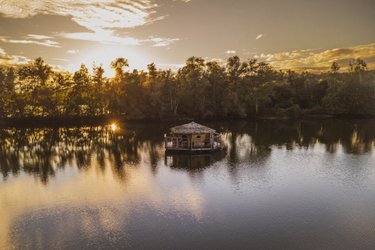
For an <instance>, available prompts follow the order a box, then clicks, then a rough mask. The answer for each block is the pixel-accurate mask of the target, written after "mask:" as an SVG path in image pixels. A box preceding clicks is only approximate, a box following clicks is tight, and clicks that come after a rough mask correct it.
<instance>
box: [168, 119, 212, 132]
mask: <svg viewBox="0 0 375 250" xmlns="http://www.w3.org/2000/svg"><path fill="white" fill-rule="evenodd" d="M170 131H171V133H173V134H209V133H215V132H216V130H214V129H212V128H209V127H206V126H203V125H201V124H198V123H195V122H190V123H187V124H184V125H180V126H176V127H173V128H171V129H170Z"/></svg>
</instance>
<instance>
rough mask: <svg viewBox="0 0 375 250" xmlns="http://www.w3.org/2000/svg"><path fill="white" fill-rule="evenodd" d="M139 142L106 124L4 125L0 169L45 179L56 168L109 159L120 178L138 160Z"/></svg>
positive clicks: (102, 163)
mask: <svg viewBox="0 0 375 250" xmlns="http://www.w3.org/2000/svg"><path fill="white" fill-rule="evenodd" d="M140 143H142V141H139V139H138V138H137V135H136V134H135V133H134V132H129V131H125V132H123V133H121V134H116V133H113V132H112V131H111V130H110V129H108V128H107V127H83V128H32V129H30V128H28V129H3V130H1V133H0V167H1V173H2V175H3V177H4V178H6V177H7V176H8V175H9V174H10V173H12V174H18V173H19V172H20V171H21V170H22V171H23V172H25V173H29V174H32V175H35V176H38V177H39V178H40V180H41V181H42V182H44V183H46V182H48V178H49V177H50V176H54V174H55V171H56V170H57V169H59V168H64V167H66V166H77V167H78V168H79V169H85V168H88V167H90V166H91V165H92V164H93V162H92V161H95V163H96V164H97V165H98V166H100V167H101V168H104V167H105V163H106V161H108V162H109V163H110V165H111V167H113V169H114V170H115V172H116V173H117V174H118V177H120V178H121V176H122V175H123V166H124V164H127V163H128V164H136V163H138V162H139V153H138V148H139V145H140ZM153 145H155V144H153ZM154 158H155V156H154ZM122 177H123V176H122Z"/></svg>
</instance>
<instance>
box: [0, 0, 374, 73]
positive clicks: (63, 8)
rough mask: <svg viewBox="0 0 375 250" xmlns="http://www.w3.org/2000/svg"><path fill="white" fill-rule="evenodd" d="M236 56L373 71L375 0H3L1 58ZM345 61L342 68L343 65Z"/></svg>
mask: <svg viewBox="0 0 375 250" xmlns="http://www.w3.org/2000/svg"><path fill="white" fill-rule="evenodd" d="M233 55H237V56H239V57H240V58H241V59H243V60H247V59H251V58H257V59H258V60H260V61H266V62H268V63H270V64H271V65H273V66H275V67H276V68H280V69H287V68H291V69H294V70H311V71H326V70H328V68H329V66H330V64H332V62H333V61H337V62H339V63H340V64H341V65H342V66H346V65H348V62H349V60H350V59H352V58H358V57H360V58H362V59H364V60H365V61H366V62H367V63H368V65H369V68H370V69H375V1H374V0H324V1H323V0H314V1H307V0H306V1H302V0H300V1H297V0H232V1H228V0H225V1H224V0H33V1H30V0H0V63H3V64H19V63H26V62H28V61H29V60H30V59H35V58H36V57H39V56H40V57H42V58H43V59H44V60H45V61H46V62H47V63H49V64H51V65H53V66H55V67H56V68H61V69H67V70H70V71H74V70H77V69H78V67H79V65H80V64H81V63H85V64H86V65H87V66H89V67H91V65H93V64H94V63H95V64H96V65H100V64H103V67H104V68H105V70H106V71H107V73H108V72H112V70H111V69H110V66H109V65H110V62H111V61H113V60H114V59H115V58H117V57H125V58H127V59H128V60H129V64H130V67H131V68H137V69H146V67H147V64H149V63H152V62H154V63H155V64H156V65H157V67H159V68H164V69H166V68H172V69H177V68H178V67H180V66H181V65H183V64H184V62H185V60H186V59H187V58H188V57H191V56H199V57H203V58H204V59H206V60H218V61H225V60H226V59H227V58H228V57H230V56H233ZM344 68H345V67H343V69H344Z"/></svg>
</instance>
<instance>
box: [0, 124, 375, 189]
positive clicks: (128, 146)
mask: <svg viewBox="0 0 375 250" xmlns="http://www.w3.org/2000/svg"><path fill="white" fill-rule="evenodd" d="M211 126H212V127H215V128H219V130H220V131H221V132H222V135H223V140H224V142H225V144H226V145H227V150H226V151H225V152H224V153H226V157H227V159H228V163H229V165H228V168H229V170H230V172H232V173H233V174H235V173H236V169H237V165H238V163H245V162H246V163H250V165H251V163H252V162H258V163H259V162H262V161H265V160H266V159H267V158H268V157H269V155H270V153H271V150H272V147H273V146H285V147H286V148H287V149H294V148H296V147H304V148H309V147H312V146H314V145H316V143H317V142H319V143H322V144H324V145H325V147H326V150H327V151H328V152H332V153H334V152H335V151H336V150H337V148H338V147H339V146H341V147H342V148H343V150H344V151H345V152H347V153H353V154H362V153H366V152H370V151H371V150H372V149H373V147H374V142H375V130H374V129H373V128H374V127H375V121H371V120H366V121H353V120H323V121H259V122H235V123H231V124H228V123H215V124H213V125H211ZM168 127H169V126H168V125H155V124H154V125H132V126H130V125H129V126H126V127H125V128H124V129H122V130H120V131H117V132H112V131H111V130H110V128H108V127H107V126H98V127H80V128H78V127H76V128H19V129H15V128H5V129H1V130H0V171H1V174H2V175H3V178H5V179H6V178H7V177H8V176H9V175H10V174H13V175H18V174H20V173H21V172H24V173H28V174H30V175H34V176H37V177H38V178H39V179H40V180H41V181H42V182H43V183H47V182H48V179H49V178H50V177H51V176H54V175H55V173H56V171H58V170H59V169H61V168H65V167H67V166H76V167H77V168H78V169H81V170H85V169H86V168H89V167H92V166H93V165H95V166H98V167H99V168H100V169H102V170H103V171H104V169H105V168H106V167H110V168H112V170H113V172H114V173H115V174H116V176H117V178H119V179H121V180H124V179H126V167H124V166H126V165H139V164H140V163H142V164H147V165H149V166H150V167H151V170H152V171H153V172H155V171H156V168H157V165H158V162H159V161H160V160H161V159H163V158H164V152H163V150H162V140H163V136H162V135H163V133H164V132H165V131H167V128H168ZM223 157H225V156H224V155H220V156H218V155H210V156H209V157H200V158H194V157H193V156H181V155H180V156H173V157H172V158H171V159H172V164H167V165H169V166H170V167H172V168H179V169H181V168H183V169H185V170H186V171H189V172H197V171H203V170H204V169H205V168H207V167H209V166H211V165H212V164H213V163H214V162H217V161H219V160H221V159H222V158H223ZM145 158H147V160H146V161H145ZM141 160H142V162H141Z"/></svg>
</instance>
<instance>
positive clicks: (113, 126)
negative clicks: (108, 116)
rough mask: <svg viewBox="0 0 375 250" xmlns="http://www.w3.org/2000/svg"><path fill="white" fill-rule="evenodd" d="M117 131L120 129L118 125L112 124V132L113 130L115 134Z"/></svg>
mask: <svg viewBox="0 0 375 250" xmlns="http://www.w3.org/2000/svg"><path fill="white" fill-rule="evenodd" d="M117 129H118V127H117V125H116V123H112V124H111V130H112V131H113V132H116V130H117Z"/></svg>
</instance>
